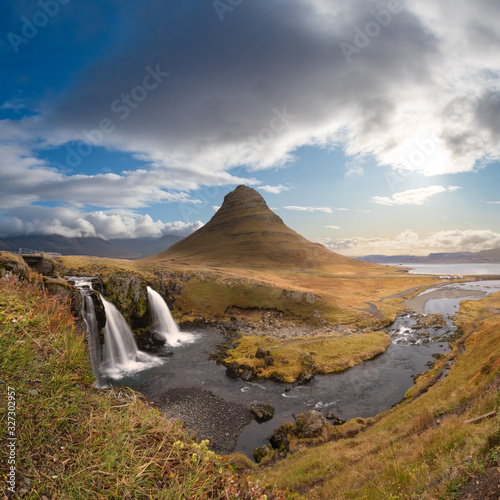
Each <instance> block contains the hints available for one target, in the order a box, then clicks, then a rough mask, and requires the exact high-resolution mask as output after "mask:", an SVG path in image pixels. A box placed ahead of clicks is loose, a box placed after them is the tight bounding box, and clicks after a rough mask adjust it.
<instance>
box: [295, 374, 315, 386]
mask: <svg viewBox="0 0 500 500" xmlns="http://www.w3.org/2000/svg"><path fill="white" fill-rule="evenodd" d="M312 380H314V373H311V372H305V373H301V374H300V375H299V376H298V378H297V382H298V383H299V384H300V385H304V384H307V383H308V382H311V381H312Z"/></svg>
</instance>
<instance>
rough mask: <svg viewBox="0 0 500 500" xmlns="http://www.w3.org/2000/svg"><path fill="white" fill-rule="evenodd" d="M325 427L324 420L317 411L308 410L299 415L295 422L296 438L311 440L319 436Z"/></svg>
mask: <svg viewBox="0 0 500 500" xmlns="http://www.w3.org/2000/svg"><path fill="white" fill-rule="evenodd" d="M326 425H327V422H326V420H325V419H324V418H323V415H321V413H320V412H319V411H316V410H309V411H306V412H305V413H301V414H300V415H299V416H298V417H297V420H296V422H295V427H296V432H297V436H298V437H301V438H312V437H316V436H319V435H320V434H321V431H322V430H323V427H325V426H326Z"/></svg>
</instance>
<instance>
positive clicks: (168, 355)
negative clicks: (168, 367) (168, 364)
mask: <svg viewBox="0 0 500 500" xmlns="http://www.w3.org/2000/svg"><path fill="white" fill-rule="evenodd" d="M173 355H174V353H173V351H166V352H159V353H158V357H159V358H171V357H172V356H173Z"/></svg>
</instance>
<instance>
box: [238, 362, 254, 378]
mask: <svg viewBox="0 0 500 500" xmlns="http://www.w3.org/2000/svg"><path fill="white" fill-rule="evenodd" d="M241 368H242V369H243V371H242V372H241V374H240V377H241V378H242V379H243V380H244V381H245V382H249V381H250V380H253V379H254V374H253V372H252V369H251V368H250V367H249V366H247V365H243V366H242V367H241Z"/></svg>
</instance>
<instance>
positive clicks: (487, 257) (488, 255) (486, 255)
mask: <svg viewBox="0 0 500 500" xmlns="http://www.w3.org/2000/svg"><path fill="white" fill-rule="evenodd" d="M357 258H358V260H362V261H364V262H371V263H374V264H387V263H398V264H447V263H448V264H458V263H480V262H481V263H486V262H500V248H496V249H492V250H486V251H484V252H481V253H472V252H450V253H430V254H429V255H427V256H426V257H419V256H415V255H367V256H365V257H357Z"/></svg>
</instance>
